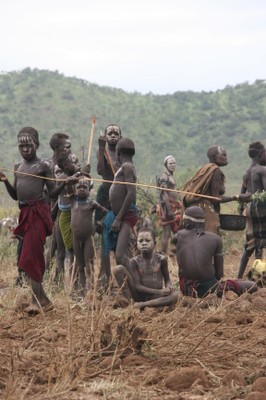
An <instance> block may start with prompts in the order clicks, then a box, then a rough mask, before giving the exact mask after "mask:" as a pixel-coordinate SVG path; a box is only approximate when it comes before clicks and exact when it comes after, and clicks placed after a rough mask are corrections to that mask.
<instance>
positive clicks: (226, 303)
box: [0, 234, 266, 400]
mask: <svg viewBox="0 0 266 400" xmlns="http://www.w3.org/2000/svg"><path fill="white" fill-rule="evenodd" d="M233 235H235V234H233ZM0 240H1V247H0V248H1V253H0V260H1V262H0V284H1V286H0V288H2V289H1V296H0V335H1V340H0V357H1V364H0V398H3V399H6V400H14V399H16V400H22V399H23V400H24V399H27V400H28V399H29V400H31V399H36V398H38V399H57V400H65V399H68V400H71V399H73V400H75V399H132V400H133V399H134V400H135V399H149V400H150V399H155V398H158V397H160V398H161V399H165V400H166V399H180V400H181V399H221V400H223V399H224V400H227V399H233V398H236V399H242V398H245V397H246V396H247V394H248V393H249V392H250V391H251V390H252V389H251V385H252V383H253V382H254V381H255V380H256V378H258V377H259V376H264V375H266V371H265V367H266V352H265V344H266V342H265V337H266V324H265V322H264V319H265V310H260V309H259V308H258V307H259V304H263V299H265V297H264V298H263V297H262V296H256V295H253V296H251V295H248V294H247V295H243V296H242V297H241V298H234V297H232V298H230V299H226V298H223V299H222V300H219V301H217V299H216V300H214V299H209V300H207V301H206V300H193V299H187V298H180V301H179V302H178V304H177V306H176V307H175V308H174V309H173V310H160V311H158V310H152V309H147V310H145V311H144V312H142V313H140V312H139V311H136V310H135V309H134V308H133V307H132V306H129V307H128V308H125V309H114V308H113V304H114V301H115V295H116V293H117V292H116V290H113V291H112V292H111V293H110V294H107V295H105V296H99V295H98V294H97V293H96V291H94V292H93V293H92V294H91V295H90V296H88V297H87V298H86V299H85V300H84V301H82V302H75V301H74V300H73V299H71V297H70V296H69V295H68V293H67V290H62V289H61V290H60V291H59V290H58V288H56V286H55V285H54V284H53V280H52V278H51V276H52V275H49V274H48V275H47V277H46V281H45V285H46V290H47V291H48V293H49V295H50V296H51V298H52V300H53V302H54V305H55V309H54V311H52V312H50V313H47V314H44V313H41V314H40V315H38V316H36V317H33V318H32V317H29V316H28V315H26V314H25V312H24V311H23V307H24V306H25V304H26V303H27V301H28V297H29V290H28V288H18V287H15V286H14V284H13V283H14V278H15V276H16V267H15V264H16V257H15V250H16V246H15V243H13V244H10V240H9V238H8V237H7V236H3V235H2V236H1V238H0ZM237 240H239V241H241V237H240V236H239V239H237ZM237 240H235V241H234V244H232V243H231V249H233V250H232V251H231V252H230V249H229V246H228V250H226V269H227V274H228V275H230V276H235V273H236V269H237V264H238V261H239V257H240V254H241V247H240V248H239V247H238V241H237ZM231 242H232V239H231ZM170 270H171V275H172V278H173V280H174V281H175V280H176V279H177V274H176V265H175V260H174V258H172V257H171V258H170ZM262 293H265V292H262ZM259 300H260V301H261V303H259ZM195 367H198V368H199V369H200V371H201V373H202V374H204V376H205V377H206V381H202V380H201V377H200V376H198V377H197V376H196V378H195V379H194V381H191V382H190V383H188V384H187V387H182V386H180V387H179V388H175V389H173V386H171V385H172V384H170V383H169V377H171V374H173V373H175V374H176V376H175V379H174V382H175V383H176V382H177V381H178V374H181V373H182V371H183V368H190V369H189V370H186V371H187V372H186V373H187V376H189V374H190V372H191V371H193V368H195ZM232 371H233V372H237V374H235V375H234V374H233V372H232ZM230 374H231V375H230ZM182 382H183V384H184V385H185V383H184V380H183V381H182Z"/></svg>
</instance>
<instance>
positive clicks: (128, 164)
mask: <svg viewBox="0 0 266 400" xmlns="http://www.w3.org/2000/svg"><path fill="white" fill-rule="evenodd" d="M116 152H117V158H118V161H119V162H120V164H121V167H120V168H119V170H118V171H117V172H116V174H115V177H114V182H113V184H112V186H111V188H110V192H109V193H110V203H111V208H112V211H110V212H109V213H107V214H106V216H105V218H104V221H103V226H104V231H103V235H104V236H103V239H104V251H105V252H108V251H110V250H115V257H116V262H117V264H122V265H124V266H125V267H128V265H129V248H130V237H131V235H132V229H133V227H134V226H135V225H136V223H137V221H138V212H137V211H138V210H137V207H136V185H135V183H136V180H137V177H136V171H135V167H134V165H133V156H134V154H135V146H134V142H133V141H132V140H131V139H128V138H121V139H120V140H119V142H118V144H117V146H116ZM119 182H121V183H119Z"/></svg>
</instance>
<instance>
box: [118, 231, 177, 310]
mask: <svg viewBox="0 0 266 400" xmlns="http://www.w3.org/2000/svg"><path fill="white" fill-rule="evenodd" d="M137 247H138V251H139V254H138V255H137V256H136V257H133V258H131V259H130V262H129V269H126V268H125V267H124V266H123V265H118V266H116V267H115V268H114V275H115V278H116V280H117V283H118V285H119V287H121V288H122V293H123V295H124V296H125V297H126V298H127V299H128V300H129V301H130V300H133V301H134V302H135V304H134V307H136V308H139V309H140V310H144V308H145V307H164V306H170V305H173V304H175V303H176V302H177V300H178V295H177V292H176V291H175V289H174V288H173V287H172V284H171V280H170V276H169V271H168V260H167V257H165V256H164V255H162V254H160V253H157V252H156V251H155V234H154V231H153V230H152V229H151V228H150V227H143V228H141V229H140V230H139V233H138V239H137Z"/></svg>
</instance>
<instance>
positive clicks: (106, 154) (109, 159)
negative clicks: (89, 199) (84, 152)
mask: <svg viewBox="0 0 266 400" xmlns="http://www.w3.org/2000/svg"><path fill="white" fill-rule="evenodd" d="M104 155H105V157H106V159H107V161H108V164H109V165H110V167H111V170H112V173H113V175H114V176H115V170H114V166H113V163H112V160H111V158H110V156H109V153H108V151H107V150H106V149H104Z"/></svg>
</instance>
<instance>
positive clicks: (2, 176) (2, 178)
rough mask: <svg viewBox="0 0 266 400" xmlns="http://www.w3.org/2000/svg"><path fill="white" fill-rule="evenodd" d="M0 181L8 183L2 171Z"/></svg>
mask: <svg viewBox="0 0 266 400" xmlns="http://www.w3.org/2000/svg"><path fill="white" fill-rule="evenodd" d="M0 181H2V182H6V181H7V177H6V176H5V174H3V172H1V171H0Z"/></svg>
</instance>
